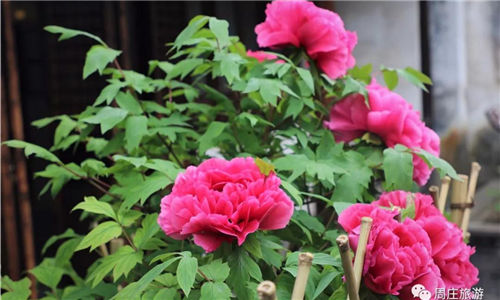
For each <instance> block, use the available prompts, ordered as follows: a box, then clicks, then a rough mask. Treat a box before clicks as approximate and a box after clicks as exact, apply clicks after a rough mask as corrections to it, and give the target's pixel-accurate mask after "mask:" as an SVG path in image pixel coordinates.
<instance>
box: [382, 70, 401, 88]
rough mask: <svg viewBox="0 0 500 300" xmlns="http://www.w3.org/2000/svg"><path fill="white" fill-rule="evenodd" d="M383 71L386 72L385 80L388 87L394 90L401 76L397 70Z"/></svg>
mask: <svg viewBox="0 0 500 300" xmlns="http://www.w3.org/2000/svg"><path fill="white" fill-rule="evenodd" d="M382 73H383V74H384V81H385V84H386V85H387V88H388V89H390V90H393V89H394V88H396V86H398V81H399V77H398V73H397V72H396V71H394V70H388V69H384V70H382Z"/></svg>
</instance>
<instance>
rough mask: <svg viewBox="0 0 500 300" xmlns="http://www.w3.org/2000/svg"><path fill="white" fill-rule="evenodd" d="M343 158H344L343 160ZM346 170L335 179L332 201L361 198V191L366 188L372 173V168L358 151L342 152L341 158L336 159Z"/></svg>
mask: <svg viewBox="0 0 500 300" xmlns="http://www.w3.org/2000/svg"><path fill="white" fill-rule="evenodd" d="M344 159H345V160H344ZM337 162H338V163H339V164H341V166H342V167H343V168H344V170H345V171H346V173H345V174H343V175H341V176H340V178H339V179H337V181H336V188H335V190H334V192H333V196H332V200H333V201H334V202H337V201H340V202H356V200H362V198H363V192H364V191H365V190H366V189H367V188H368V185H369V183H370V181H371V177H372V175H373V172H372V169H371V168H369V167H368V166H367V165H366V164H365V158H364V156H363V155H361V154H360V153H358V152H355V151H349V152H346V153H344V155H343V159H339V160H338V161H337Z"/></svg>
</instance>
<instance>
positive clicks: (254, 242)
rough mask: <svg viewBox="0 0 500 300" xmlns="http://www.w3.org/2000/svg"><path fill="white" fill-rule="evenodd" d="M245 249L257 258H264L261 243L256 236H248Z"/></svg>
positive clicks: (244, 245) (244, 244)
mask: <svg viewBox="0 0 500 300" xmlns="http://www.w3.org/2000/svg"><path fill="white" fill-rule="evenodd" d="M243 249H245V250H246V251H248V252H249V253H250V254H252V255H253V256H254V257H255V258H257V259H259V258H262V250H261V247H260V242H259V240H258V239H257V237H256V235H255V234H252V235H249V236H247V238H246V240H245V242H244V243H243Z"/></svg>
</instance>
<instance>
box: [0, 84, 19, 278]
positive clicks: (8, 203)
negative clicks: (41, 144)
mask: <svg viewBox="0 0 500 300" xmlns="http://www.w3.org/2000/svg"><path fill="white" fill-rule="evenodd" d="M1 82H2V83H1V84H2V107H1V109H2V142H4V141H6V140H8V139H9V120H8V117H7V102H6V101H7V99H6V97H5V88H4V85H3V77H2V79H1ZM11 167H12V166H11V153H10V149H9V148H8V147H7V146H2V218H3V226H4V232H5V242H6V244H8V247H5V250H6V252H7V258H8V260H7V270H8V274H9V276H10V278H12V279H13V280H16V281H17V280H19V273H20V266H19V245H18V241H17V221H16V219H17V218H16V205H15V203H14V200H15V194H14V185H13V182H12V177H13V176H12V170H11Z"/></svg>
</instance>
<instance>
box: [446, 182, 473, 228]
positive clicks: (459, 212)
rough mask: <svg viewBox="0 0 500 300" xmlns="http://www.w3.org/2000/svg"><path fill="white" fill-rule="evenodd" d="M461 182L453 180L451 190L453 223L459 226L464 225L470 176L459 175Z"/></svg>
mask: <svg viewBox="0 0 500 300" xmlns="http://www.w3.org/2000/svg"><path fill="white" fill-rule="evenodd" d="M458 177H460V179H461V181H458V180H453V186H452V190H451V206H450V207H451V221H452V222H453V223H455V224H457V225H458V226H460V225H461V224H462V217H463V214H464V209H465V202H466V201H467V183H468V182H469V176H467V175H463V174H459V175H458Z"/></svg>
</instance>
